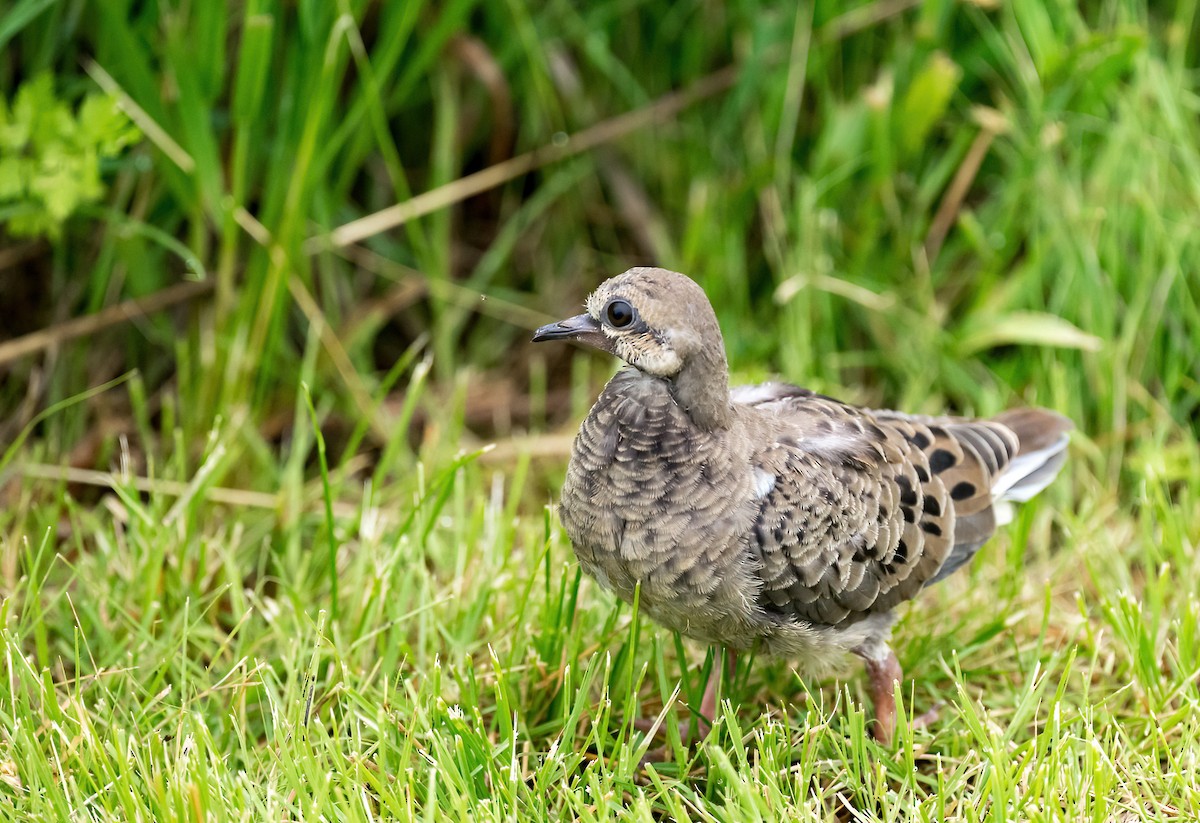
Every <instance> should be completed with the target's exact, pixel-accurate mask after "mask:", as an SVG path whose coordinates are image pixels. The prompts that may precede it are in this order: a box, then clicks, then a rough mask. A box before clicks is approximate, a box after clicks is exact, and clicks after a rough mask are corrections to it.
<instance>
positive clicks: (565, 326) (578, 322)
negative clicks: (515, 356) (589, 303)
mask: <svg viewBox="0 0 1200 823" xmlns="http://www.w3.org/2000/svg"><path fill="white" fill-rule="evenodd" d="M599 331H600V324H599V323H597V322H596V321H595V320H594V319H593V318H592V316H591V315H590V314H577V315H575V316H574V317H568V318H567V319H566V320H559V321H558V322H557V323H550V324H549V325H546V326H542V327H541V328H540V329H538V330H537V331H535V332H534V333H533V342H534V343H541V342H542V341H544V340H575V339H577V338H580V337H584V336H586V335H590V334H595V333H597V332H599Z"/></svg>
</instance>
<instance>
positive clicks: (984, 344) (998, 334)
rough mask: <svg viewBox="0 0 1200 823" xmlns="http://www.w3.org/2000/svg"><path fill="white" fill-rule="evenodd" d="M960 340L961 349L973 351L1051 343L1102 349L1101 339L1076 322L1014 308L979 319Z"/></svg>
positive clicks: (1059, 346) (965, 352)
mask: <svg viewBox="0 0 1200 823" xmlns="http://www.w3.org/2000/svg"><path fill="white" fill-rule="evenodd" d="M971 325H973V328H972V330H971V331H970V332H968V333H967V334H966V335H965V336H963V337H962V339H960V340H959V352H960V354H962V355H964V356H965V355H971V354H975V353H977V352H981V351H984V350H985V349H992V348H995V347H997V346H1012V345H1026V346H1049V347H1053V348H1060V349H1080V350H1082V351H1099V350H1100V348H1101V345H1102V344H1101V340H1100V338H1099V337H1096V336H1095V335H1094V334H1088V333H1087V332H1085V331H1083V330H1082V329H1080V328H1079V327H1078V326H1075V325H1074V324H1072V323H1069V322H1067V321H1066V320H1063V319H1062V318H1061V317H1056V316H1054V315H1053V314H1046V313H1044V312H1034V311H1023V312H1012V313H1010V314H1004V315H1000V316H998V317H992V318H985V319H983V320H982V321H981V322H978V321H977V322H975V323H973V324H971Z"/></svg>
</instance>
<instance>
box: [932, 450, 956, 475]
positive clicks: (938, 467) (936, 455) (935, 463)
mask: <svg viewBox="0 0 1200 823" xmlns="http://www.w3.org/2000/svg"><path fill="white" fill-rule="evenodd" d="M953 465H954V455H952V454H951V453H950V452H948V451H946V450H945V449H934V450H933V454H931V455H930V456H929V468H930V469H932V470H933V473H934V474H941V473H942V472H944V471H945V470H946V469H948V468H950V467H951V466H953Z"/></svg>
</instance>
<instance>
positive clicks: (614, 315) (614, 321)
mask: <svg viewBox="0 0 1200 823" xmlns="http://www.w3.org/2000/svg"><path fill="white" fill-rule="evenodd" d="M604 319H605V320H607V321H608V324H609V325H610V326H612V327H613V328H614V329H623V328H625V327H626V326H628V325H629V324H630V323H632V322H633V306H631V305H629V303H628V302H626V301H624V300H613V301H612V302H611V303H609V304H608V305H607V306H605V307H604Z"/></svg>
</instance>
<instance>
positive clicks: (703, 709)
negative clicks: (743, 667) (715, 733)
mask: <svg viewBox="0 0 1200 823" xmlns="http://www.w3.org/2000/svg"><path fill="white" fill-rule="evenodd" d="M717 655H718V656H724V658H725V674H724V677H725V685H726V686H728V685H729V684H730V683H732V682H733V675H734V673H735V672H736V671H737V652H736V651H734V650H733V649H718V650H717ZM721 677H722V675H721V660H719V659H717V660H714V661H713V667H712V671H710V672H709V673H708V683H706V684H705V686H704V697H702V698H701V699H700V731H701V732H702V733H704V734H708V730H709V729H710V728H712V724H713V723H715V722H716V721H717V695H718V694H719V693H720V690H721Z"/></svg>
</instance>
